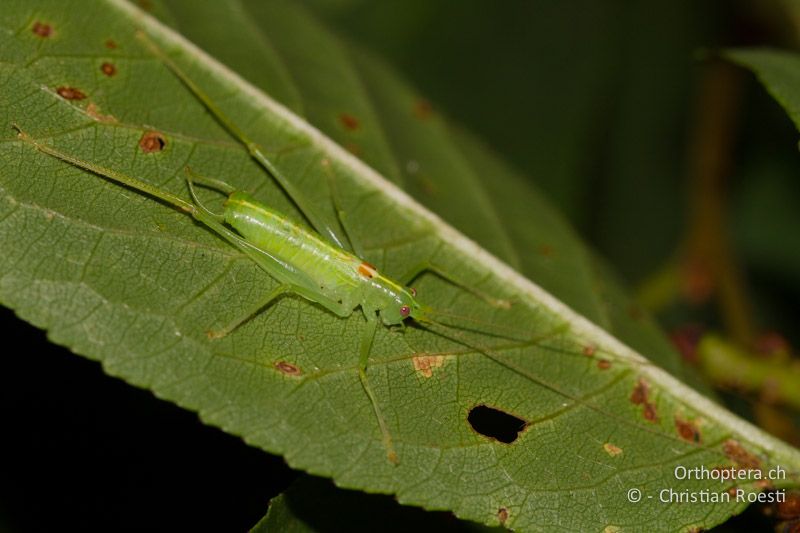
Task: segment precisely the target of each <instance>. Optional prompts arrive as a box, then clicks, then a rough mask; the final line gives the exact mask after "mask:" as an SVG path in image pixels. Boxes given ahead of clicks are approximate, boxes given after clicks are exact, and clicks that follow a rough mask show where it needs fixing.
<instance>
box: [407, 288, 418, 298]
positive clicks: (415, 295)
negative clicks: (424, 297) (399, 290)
mask: <svg viewBox="0 0 800 533" xmlns="http://www.w3.org/2000/svg"><path fill="white" fill-rule="evenodd" d="M408 291H409V292H410V293H411V296H413V297H414V298H416V297H417V289H415V288H414V287H409V288H408Z"/></svg>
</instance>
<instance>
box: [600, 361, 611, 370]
mask: <svg viewBox="0 0 800 533" xmlns="http://www.w3.org/2000/svg"><path fill="white" fill-rule="evenodd" d="M597 368H599V369H600V370H608V369H609V368H611V361H609V360H608V359H598V360H597Z"/></svg>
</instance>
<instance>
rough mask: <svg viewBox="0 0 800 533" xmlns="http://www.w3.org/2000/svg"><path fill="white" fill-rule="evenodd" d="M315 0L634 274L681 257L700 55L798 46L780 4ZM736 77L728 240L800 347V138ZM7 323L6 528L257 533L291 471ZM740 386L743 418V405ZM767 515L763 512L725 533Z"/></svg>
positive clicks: (717, 323) (703, 73)
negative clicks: (253, 531) (253, 529)
mask: <svg viewBox="0 0 800 533" xmlns="http://www.w3.org/2000/svg"><path fill="white" fill-rule="evenodd" d="M307 3H308V4H309V6H310V7H311V8H312V9H315V10H317V11H318V13H319V15H320V17H321V18H322V19H324V20H325V21H327V22H328V23H329V24H330V26H331V27H332V28H333V29H334V30H335V31H338V32H340V33H341V34H342V35H344V36H346V38H348V39H350V40H352V41H353V42H356V43H362V44H363V45H364V46H366V47H368V48H371V49H373V50H375V51H376V52H377V53H379V54H381V55H383V56H384V57H385V58H387V60H388V61H389V62H391V63H393V64H394V65H395V66H397V68H399V69H400V70H401V71H403V72H404V74H405V75H406V76H407V77H408V78H409V79H410V80H411V81H412V82H413V83H414V84H415V85H416V86H417V87H418V88H419V89H420V90H421V91H422V92H423V93H424V94H426V95H428V98H429V99H430V100H431V101H432V102H433V103H434V105H435V106H436V108H437V109H438V110H441V111H442V112H443V113H444V114H445V115H447V116H448V117H450V118H451V119H453V121H454V122H456V123H459V124H461V125H463V126H465V127H467V128H469V129H471V130H472V131H473V132H475V133H477V134H478V135H479V136H481V137H482V138H483V139H484V140H485V141H486V142H487V143H488V144H489V145H491V146H492V147H493V148H494V149H495V150H496V151H497V152H498V153H500V154H502V155H503V156H504V157H506V158H507V159H508V161H509V162H511V163H512V164H514V165H515V166H517V167H518V168H519V169H521V170H522V171H523V172H525V173H526V174H527V175H529V176H530V177H531V179H532V180H533V181H534V182H535V183H536V185H537V186H538V187H540V188H541V189H543V190H544V191H545V192H546V193H547V194H548V195H549V196H550V198H551V199H552V201H553V203H554V204H556V205H557V206H559V208H560V209H561V210H562V212H563V213H564V214H565V215H566V216H568V217H569V218H570V219H571V221H572V222H573V224H574V225H575V226H576V227H577V228H578V229H579V231H580V232H581V233H582V234H583V235H584V237H585V238H586V239H587V241H588V242H590V243H591V245H592V246H593V247H595V248H596V249H597V250H598V251H599V252H600V253H601V254H602V255H604V256H605V257H607V258H608V259H609V260H610V262H611V263H612V264H613V265H614V266H615V268H616V269H617V270H618V271H619V272H620V273H621V274H622V275H623V276H624V277H625V278H626V279H627V281H628V282H629V283H630V285H631V286H633V287H636V286H638V285H640V284H641V283H644V282H646V281H647V280H648V278H649V277H650V276H652V275H653V274H654V273H655V272H657V271H658V270H659V269H660V268H661V267H662V266H663V265H664V264H665V263H666V262H668V261H670V260H671V259H672V258H673V257H674V256H675V254H676V250H679V249H680V246H681V242H682V239H683V236H684V235H685V234H686V232H687V226H689V225H690V218H689V213H690V208H689V206H690V205H692V204H691V203H692V202H693V201H695V199H693V198H692V192H691V191H692V187H691V183H692V179H694V176H693V175H692V172H691V168H692V167H691V161H692V159H691V157H692V155H691V154H692V153H693V152H692V150H693V148H696V146H695V145H696V143H698V142H702V140H700V141H698V139H697V138H696V136H694V135H693V131H695V129H694V128H695V126H696V124H697V122H698V116H699V114H700V113H701V112H702V106H698V94H699V93H700V92H701V88H702V86H703V83H704V80H707V75H708V73H709V69H710V68H713V67H710V65H712V64H713V61H709V60H703V59H701V57H702V56H703V53H704V51H713V50H717V49H719V48H720V47H725V46H737V45H753V44H771V45H774V46H780V47H791V46H795V45H796V41H794V40H793V39H794V35H795V34H796V31H797V30H796V29H794V28H792V27H791V25H790V21H789V18H788V17H787V16H786V15H785V13H784V12H783V11H782V10H781V8H780V6H781V4H780V2H777V1H776V2H771V1H763V0H759V1H753V2H742V1H717V2H712V1H708V0H669V1H666V0H651V1H639V2H633V1H631V2H622V1H619V2H596V1H594V0H575V1H571V2H555V1H544V0H535V1H504V2H503V3H502V7H498V6H499V4H498V3H496V2H489V1H478V0H468V1H467V0H461V1H458V2H454V1H446V0H436V1H432V0H419V1H408V0H391V1H382V2H371V1H367V0H363V1H362V0H349V1H347V0H340V1H336V0H317V1H309V2H307ZM737 72H738V74H733V75H732V77H731V78H730V79H731V80H733V81H732V82H731V83H730V84H729V85H725V86H723V87H722V88H721V91H723V92H724V91H727V90H730V91H736V92H737V94H738V99H737V100H736V102H737V103H736V105H735V106H734V107H733V108H732V109H733V111H732V113H731V114H732V120H731V123H730V124H729V128H728V129H727V131H728V132H729V133H730V134H731V136H732V145H731V147H730V149H729V151H728V154H727V159H728V162H729V172H727V173H726V176H725V182H724V185H723V187H722V189H721V191H722V195H723V197H722V205H723V212H724V214H725V231H726V238H729V239H730V242H731V243H732V249H733V256H732V257H734V258H735V260H736V261H737V264H738V265H740V267H741V270H742V272H743V274H744V283H745V286H746V288H747V293H748V298H749V299H750V301H751V303H752V305H753V308H754V309H755V311H754V314H755V316H756V317H757V318H756V321H757V327H758V329H759V331H774V332H777V333H778V334H779V335H780V336H781V338H783V339H785V340H787V341H788V342H789V343H790V344H791V343H794V344H795V345H796V344H797V342H798V341H800V339H798V332H797V331H796V329H794V326H795V324H796V323H797V317H798V316H800V315H799V314H798V311H800V309H799V306H798V302H800V245H798V244H799V243H798V242H797V239H798V237H797V236H798V235H800V215H798V210H797V208H796V206H798V205H800V181H798V179H797V177H798V172H797V169H798V165H797V163H798V153H797V145H796V141H797V138H798V136H797V131H796V130H795V129H794V127H793V126H792V124H791V122H790V121H789V119H788V118H787V117H786V116H785V114H784V112H783V111H782V110H781V109H780V108H779V106H778V105H777V104H776V103H775V102H774V101H772V100H771V99H770V97H769V96H768V95H767V94H766V91H765V90H764V89H763V88H762V87H761V86H759V85H758V84H757V83H756V82H755V80H754V78H753V77H752V76H751V75H749V74H747V73H746V72H745V71H737ZM487 180H491V177H487ZM701 200H702V199H701ZM795 267H797V268H795ZM659 317H660V318H661V319H662V322H663V323H664V325H665V328H666V329H667V330H668V331H674V330H676V329H677V328H681V327H683V326H684V325H686V324H700V325H701V326H702V327H704V328H719V329H722V330H723V332H724V328H725V324H724V321H723V320H722V319H721V318H720V316H719V312H718V310H717V309H716V307H715V305H714V303H713V301H706V302H701V303H700V304H697V302H692V303H687V302H682V301H680V299H679V301H678V302H677V303H673V304H671V305H670V306H668V307H667V308H665V309H662V312H661V313H660V316H659ZM0 334H2V338H3V345H4V346H6V347H7V348H6V349H4V350H3V355H2V357H0V380H2V390H1V391H0V416H2V418H3V426H4V428H5V431H4V432H3V436H2V441H3V445H2V448H1V449H0V491H2V493H1V494H0V529H10V530H18V531H38V530H43V529H55V528H62V527H68V528H78V527H79V528H81V529H114V530H141V529H144V528H148V529H152V528H155V529H168V528H169V529H175V528H181V529H190V528H197V529H211V530H224V531H235V530H243V529H246V528H247V527H249V526H251V525H253V524H254V523H255V522H256V521H257V520H258V519H259V518H260V517H261V516H262V515H263V513H264V512H265V510H266V506H267V502H268V501H269V498H271V497H272V496H273V495H275V494H277V493H278V492H281V491H282V490H284V489H285V488H286V487H287V486H288V485H289V484H290V483H291V481H292V480H293V479H294V478H295V477H296V474H295V473H294V472H292V471H291V470H289V469H288V468H287V467H286V466H285V465H284V463H283V461H282V459H280V458H276V457H272V456H269V455H267V454H264V453H262V452H260V451H258V450H255V449H252V448H249V447H248V446H246V445H245V444H243V443H242V442H241V441H240V440H239V439H237V438H235V437H232V436H229V435H227V434H225V433H222V432H221V431H219V430H217V429H214V428H209V427H206V426H203V425H202V424H201V423H200V422H199V421H198V419H197V417H196V416H195V415H194V414H193V413H189V412H186V411H183V410H181V409H179V408H177V407H175V406H173V405H172V404H169V403H166V402H162V401H160V400H158V399H156V398H154V397H153V396H152V395H151V394H150V393H149V392H145V391H141V390H138V389H135V388H133V387H130V386H128V385H126V384H124V383H123V382H121V381H118V380H116V379H113V378H109V377H107V376H105V375H104V374H103V372H102V370H101V368H100V366H99V365H98V364H97V363H95V362H92V361H88V360H86V359H83V358H81V357H76V356H74V355H72V354H70V353H69V352H68V351H66V350H64V349H62V348H59V347H57V346H54V345H51V344H50V343H48V342H47V340H46V338H45V334H44V333H43V332H40V331H38V330H36V329H35V328H32V327H31V326H28V325H27V324H25V323H23V322H21V321H19V320H17V319H16V318H15V317H14V316H13V313H12V312H11V311H9V310H7V309H0ZM42 369H46V370H45V371H42ZM729 399H730V400H731V401H732V402H733V404H732V405H733V406H734V407H735V408H737V409H739V410H740V411H742V412H744V413H745V414H746V413H747V410H748V409H747V408H748V405H750V404H749V402H748V400H747V399H744V400H742V399H741V398H739V397H737V396H733V397H730V398H729ZM795 420H796V419H795ZM209 458H213V461H209V460H208V459H209ZM768 525H769V522H768V521H766V519H764V518H762V516H761V511H760V510H759V509H758V508H757V507H755V506H752V507H751V508H750V509H749V510H748V511H747V512H746V513H745V515H744V516H743V517H738V518H736V519H733V520H731V521H730V522H729V523H727V524H726V525H725V526H723V527H724V528H725V529H728V530H739V529H741V530H744V529H750V528H753V527H761V526H768Z"/></svg>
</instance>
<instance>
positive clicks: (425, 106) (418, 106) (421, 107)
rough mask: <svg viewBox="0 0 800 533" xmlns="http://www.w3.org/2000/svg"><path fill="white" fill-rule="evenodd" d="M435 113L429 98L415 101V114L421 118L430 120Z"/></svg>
mask: <svg viewBox="0 0 800 533" xmlns="http://www.w3.org/2000/svg"><path fill="white" fill-rule="evenodd" d="M431 115H433V106H432V105H431V103H430V102H429V101H428V100H425V99H424V98H420V99H419V100H417V101H416V102H414V116H415V117H417V118H418V119H420V120H428V119H429V118H431Z"/></svg>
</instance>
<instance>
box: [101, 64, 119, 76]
mask: <svg viewBox="0 0 800 533" xmlns="http://www.w3.org/2000/svg"><path fill="white" fill-rule="evenodd" d="M100 71H101V72H102V73H103V74H105V75H106V76H108V77H109V78H110V77H111V76H113V75H114V74H116V73H117V67H115V66H114V65H113V64H111V63H103V64H102V65H100Z"/></svg>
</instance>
